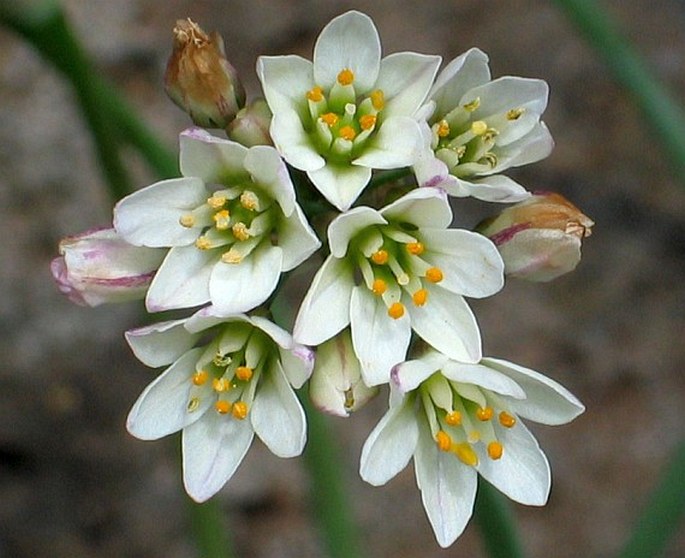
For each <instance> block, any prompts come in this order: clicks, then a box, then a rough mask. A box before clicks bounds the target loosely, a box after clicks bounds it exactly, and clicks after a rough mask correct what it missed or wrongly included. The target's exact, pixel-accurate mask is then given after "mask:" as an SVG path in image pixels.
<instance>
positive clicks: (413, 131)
mask: <svg viewBox="0 0 685 558" xmlns="http://www.w3.org/2000/svg"><path fill="white" fill-rule="evenodd" d="M422 145H423V139H422V135H421V128H420V126H419V123H418V122H416V121H415V120H413V119H412V118H409V117H408V116H392V117H390V118H388V119H387V120H385V121H384V122H383V123H382V124H381V125H380V127H379V128H378V133H377V134H376V135H375V136H373V138H371V140H370V141H369V143H368V144H367V145H366V146H365V148H364V151H363V153H362V154H361V156H359V157H357V158H356V159H355V160H354V161H352V164H353V165H357V166H360V167H369V168H370V169H399V168H402V167H409V166H411V165H413V164H414V162H415V161H416V160H417V159H418V157H419V153H420V150H421V146H422ZM353 201H354V200H353Z"/></svg>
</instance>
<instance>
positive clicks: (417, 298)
mask: <svg viewBox="0 0 685 558" xmlns="http://www.w3.org/2000/svg"><path fill="white" fill-rule="evenodd" d="M411 299H412V301H413V302H414V305H415V306H423V305H424V304H426V301H427V300H428V291H427V290H426V289H419V290H418V291H416V292H415V293H414V294H413V295H411Z"/></svg>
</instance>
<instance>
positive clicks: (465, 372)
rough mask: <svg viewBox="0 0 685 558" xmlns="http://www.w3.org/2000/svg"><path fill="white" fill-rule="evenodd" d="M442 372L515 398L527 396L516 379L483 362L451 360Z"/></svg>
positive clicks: (464, 381) (459, 380)
mask: <svg viewBox="0 0 685 558" xmlns="http://www.w3.org/2000/svg"><path fill="white" fill-rule="evenodd" d="M442 374H443V376H445V378H447V379H448V380H453V381H455V382H459V383H462V384H472V385H474V386H478V387H480V388H484V389H486V390H489V391H492V392H495V393H499V394H500V395H506V396H508V397H513V398H514V399H525V397H526V392H525V391H523V389H522V388H521V387H520V386H519V385H518V384H517V383H516V382H515V381H514V380H512V379H511V378H509V377H507V376H505V375H504V374H502V373H500V372H497V371H496V370H494V369H493V368H489V367H488V366H484V365H482V364H462V363H461V362H456V361H454V360H450V361H447V362H446V363H445V365H444V366H443V367H442Z"/></svg>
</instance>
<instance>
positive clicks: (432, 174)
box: [412, 148, 468, 197]
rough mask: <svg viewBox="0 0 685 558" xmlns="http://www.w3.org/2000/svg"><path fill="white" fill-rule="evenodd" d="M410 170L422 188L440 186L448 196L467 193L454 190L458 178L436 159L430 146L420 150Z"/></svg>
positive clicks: (460, 195) (459, 195)
mask: <svg viewBox="0 0 685 558" xmlns="http://www.w3.org/2000/svg"><path fill="white" fill-rule="evenodd" d="M412 170H413V171H414V175H415V176H416V181H417V182H418V184H419V186H421V187H422V188H442V189H443V190H445V191H446V192H447V193H448V194H449V195H450V196H458V197H464V196H467V195H468V194H462V193H461V192H458V191H454V190H455V185H456V183H457V180H458V179H457V178H456V177H454V176H452V175H451V174H450V173H449V169H448V168H447V165H446V164H445V163H443V162H442V161H441V160H440V159H438V158H437V157H436V156H435V154H434V153H433V150H432V149H430V148H428V149H422V150H421V152H420V154H419V157H418V158H417V159H416V161H414V165H413V167H412Z"/></svg>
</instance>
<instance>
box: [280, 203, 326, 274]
mask: <svg viewBox="0 0 685 558" xmlns="http://www.w3.org/2000/svg"><path fill="white" fill-rule="evenodd" d="M278 245H279V246H280V247H281V248H282V249H283V271H284V272H285V271H290V270H291V269H295V268H296V267H297V266H298V265H300V264H301V263H302V262H303V261H305V260H306V259H307V258H308V257H309V256H311V255H312V254H313V253H314V252H316V251H317V250H318V249H319V248H320V246H321V241H320V240H319V239H318V238H317V236H316V234H315V233H314V231H313V230H312V228H311V226H310V225H309V223H308V222H307V218H306V217H305V215H304V213H303V211H302V210H301V209H300V206H299V205H295V210H294V211H293V213H292V214H291V215H290V217H284V218H282V219H281V222H280V223H279V225H278Z"/></svg>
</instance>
